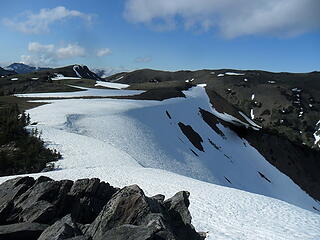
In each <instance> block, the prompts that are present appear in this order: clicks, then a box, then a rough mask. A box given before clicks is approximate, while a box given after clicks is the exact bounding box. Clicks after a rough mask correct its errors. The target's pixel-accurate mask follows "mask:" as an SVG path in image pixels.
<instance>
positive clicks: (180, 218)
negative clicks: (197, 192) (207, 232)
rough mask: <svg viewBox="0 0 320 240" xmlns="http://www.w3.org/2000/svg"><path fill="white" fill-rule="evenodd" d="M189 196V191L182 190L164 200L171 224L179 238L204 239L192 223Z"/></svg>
mask: <svg viewBox="0 0 320 240" xmlns="http://www.w3.org/2000/svg"><path fill="white" fill-rule="evenodd" d="M189 196H190V193H189V192H186V191H181V192H178V193H176V194H175V195H174V196H173V197H172V198H169V199H168V200H166V201H165V202H164V206H165V207H166V209H167V211H168V213H169V215H170V221H171V222H170V226H171V227H172V230H173V233H174V234H175V236H177V239H203V237H202V236H200V235H199V234H198V233H196V231H195V230H194V227H193V226H192V224H191V214H190V212H189V210H188V207H189V205H190V202H189Z"/></svg>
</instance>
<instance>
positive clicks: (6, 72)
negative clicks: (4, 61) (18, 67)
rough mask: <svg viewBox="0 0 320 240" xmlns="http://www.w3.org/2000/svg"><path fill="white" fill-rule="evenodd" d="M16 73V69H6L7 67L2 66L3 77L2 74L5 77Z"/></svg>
mask: <svg viewBox="0 0 320 240" xmlns="http://www.w3.org/2000/svg"><path fill="white" fill-rule="evenodd" d="M14 74H16V72H15V71H11V70H6V69H4V68H2V67H0V76H1V77H2V76H3V77H4V76H9V75H14Z"/></svg>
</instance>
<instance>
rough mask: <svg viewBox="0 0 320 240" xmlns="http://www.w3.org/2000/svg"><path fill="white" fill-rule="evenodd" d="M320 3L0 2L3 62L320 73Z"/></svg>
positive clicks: (178, 0) (259, 0)
mask: <svg viewBox="0 0 320 240" xmlns="http://www.w3.org/2000/svg"><path fill="white" fill-rule="evenodd" d="M253 2H255V3H254V4H253ZM266 2H268V4H266ZM319 2H320V1H318V0H305V1H301V0H270V1H262V0H257V1H251V0H241V1H237V2H235V1H234V0H184V1H182V0H175V1H173V0H161V1H156V0H155V1H150V0H123V1H120V0H108V1H97V0H91V1H83V0H77V1H73V0H60V1H53V0H46V1H43V0H41V1H40V0H35V1H24V0H21V1H15V0H12V1H2V3H1V4H2V7H1V9H0V16H1V17H0V36H1V38H0V46H1V48H0V49H1V55H0V64H1V65H6V64H7V63H11V62H25V63H27V64H32V65H40V66H62V65H67V64H74V63H81V64H86V65H88V66H89V67H93V68H106V69H108V70H110V71H121V70H133V69H139V68H154V69H163V70H180V69H191V70H192V69H204V68H208V69H218V68H235V69H262V70H269V71H291V72H308V71H314V70H320V67H319V63H320V57H319V56H320V14H318V13H319V12H320V4H319Z"/></svg>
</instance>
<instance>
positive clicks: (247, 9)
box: [124, 0, 320, 38]
mask: <svg viewBox="0 0 320 240" xmlns="http://www.w3.org/2000/svg"><path fill="white" fill-rule="evenodd" d="M124 16H125V18H126V19H127V20H128V21H130V22H133V23H144V24H147V25H149V26H151V27H154V28H155V29H159V28H160V29H173V28H175V27H176V26H177V25H178V24H180V23H182V24H183V25H184V27H185V29H187V30H189V29H194V30H196V31H198V30H201V31H209V30H211V29H213V30H214V31H215V30H218V32H219V33H220V34H222V35H223V36H224V37H226V38H235V37H239V36H243V35H271V36H278V37H290V36H296V35H299V34H303V33H306V32H309V31H313V30H318V29H320V1H319V0H267V1H266V0H255V1H252V0H175V1H172V0H161V1H150V0H126V4H125V11H124Z"/></svg>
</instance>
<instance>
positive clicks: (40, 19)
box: [3, 6, 92, 34]
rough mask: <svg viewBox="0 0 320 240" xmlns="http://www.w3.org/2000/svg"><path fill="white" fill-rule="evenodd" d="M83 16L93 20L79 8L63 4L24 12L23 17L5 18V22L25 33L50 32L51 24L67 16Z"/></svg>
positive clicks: (84, 18) (87, 19) (86, 19)
mask: <svg viewBox="0 0 320 240" xmlns="http://www.w3.org/2000/svg"><path fill="white" fill-rule="evenodd" d="M72 17H73V18H75V17H77V18H81V19H83V20H85V21H87V22H90V21H91V18H92V17H91V15H88V14H85V13H82V12H79V11H77V10H68V9H66V8H65V7H63V6H60V7H56V8H52V9H41V10H40V12H39V13H36V14H34V13H28V14H24V16H23V18H22V19H21V18H13V19H8V18H5V19H3V23H4V24H5V25H6V26H8V27H11V28H13V29H15V30H18V31H20V32H23V33H34V34H38V33H43V32H49V26H50V25H51V24H53V23H54V22H57V21H61V20H63V19H67V18H72Z"/></svg>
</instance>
